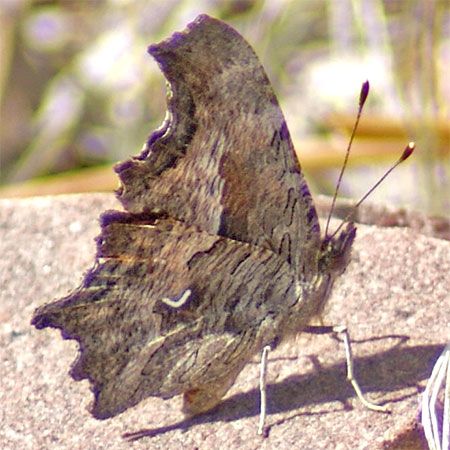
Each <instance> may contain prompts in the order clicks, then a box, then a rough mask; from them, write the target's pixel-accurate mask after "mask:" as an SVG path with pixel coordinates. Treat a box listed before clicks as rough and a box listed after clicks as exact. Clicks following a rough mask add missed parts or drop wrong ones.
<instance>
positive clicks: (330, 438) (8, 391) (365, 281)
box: [0, 194, 450, 450]
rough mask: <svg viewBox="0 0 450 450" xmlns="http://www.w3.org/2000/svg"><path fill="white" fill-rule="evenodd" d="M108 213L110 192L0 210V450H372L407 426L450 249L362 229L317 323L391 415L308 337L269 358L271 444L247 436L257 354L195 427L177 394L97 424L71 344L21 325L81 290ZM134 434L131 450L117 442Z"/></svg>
mask: <svg viewBox="0 0 450 450" xmlns="http://www.w3.org/2000/svg"><path fill="white" fill-rule="evenodd" d="M111 208H118V205H117V202H116V201H115V199H114V197H113V196H112V195H107V194H88V195H71V196H56V197H36V198H30V199H23V200H16V199H15V200H1V201H0V252H1V253H0V254H1V259H0V286H1V290H0V360H1V362H0V380H1V385H0V402H1V405H2V408H0V421H1V424H2V426H1V427H0V447H1V448H3V449H16V448H21V449H44V448H45V449H53V448H54V449H72V450H73V449H86V448H89V449H127V448H146V449H148V448H152V449H153V448H154V449H167V448H170V449H184V450H188V449H208V448H211V449H212V448H226V449H235V448H236V449H237V448H239V449H255V448H263V449H270V448H277V449H284V448H301V449H305V450H308V449H330V448H333V449H376V448H388V442H394V441H395V440H396V439H397V441H398V440H399V439H400V442H401V439H402V436H403V435H404V434H405V433H406V432H407V431H408V430H410V429H411V428H414V427H415V425H414V424H415V422H416V420H417V417H418V414H419V398H420V397H419V395H420V392H421V391H422V390H423V387H424V385H425V383H426V380H427V378H428V376H429V374H430V372H431V368H432V366H433V364H434V362H435V360H436V359H437V357H438V356H439V354H440V352H441V351H442V349H443V348H444V346H445V343H446V342H447V341H448V340H449V335H448V330H449V323H450V242H448V241H445V240H441V239H435V238H432V237H427V236H424V235H423V234H420V233H418V232H417V231H414V230H411V229H408V228H380V227H374V226H368V225H360V226H358V234H357V238H356V241H355V245H354V248H353V257H352V262H351V263H350V265H349V267H348V269H347V272H346V273H345V274H344V276H342V277H341V278H340V279H339V281H338V282H337V284H336V286H335V289H334V293H333V296H332V298H331V300H330V302H329V311H328V312H327V314H326V316H325V318H324V320H325V322H326V323H329V324H345V325H347V326H348V328H349V330H350V334H351V337H352V341H353V352H354V357H355V372H356V376H357V378H358V381H359V382H360V384H361V386H362V388H363V390H364V391H365V392H366V393H367V395H368V397H369V398H370V399H372V400H374V401H378V402H382V403H386V404H387V405H388V406H389V407H390V408H391V410H392V413H391V414H384V413H377V412H373V411H369V410H367V409H365V408H364V406H362V404H361V403H360V402H359V401H358V400H357V399H355V395H354V392H353V391H352V388H351V387H350V386H349V385H348V383H347V382H346V379H345V376H346V368H345V357H344V350H343V346H342V344H341V343H339V342H338V341H336V340H334V339H332V338H331V337H328V336H311V335H305V334H303V335H301V336H299V337H298V338H297V339H296V340H295V341H292V342H288V343H285V344H283V345H282V346H280V347H279V348H278V349H277V350H276V351H274V352H273V353H271V354H270V355H269V374H268V379H269V387H268V404H269V406H268V407H269V415H268V424H269V425H270V426H271V429H270V435H269V438H267V439H262V438H260V437H258V436H257V435H256V427H257V422H258V408H259V406H258V405H259V391H258V369H259V367H258V358H255V359H254V361H253V362H250V363H249V364H248V365H247V367H246V368H245V369H244V371H243V372H242V373H241V375H240V376H239V378H238V380H237V382H236V384H235V385H234V386H233V388H232V389H231V391H230V392H229V393H228V395H227V396H226V398H225V399H224V401H223V403H222V404H221V405H220V406H219V407H218V408H217V409H216V410H215V411H214V412H211V413H210V414H208V415H207V416H204V417H202V418H198V419H197V420H195V421H190V422H189V421H184V420H183V416H182V414H181V412H180V410H179V407H180V399H179V398H175V399H172V400H167V401H163V400H161V399H157V398H149V399H148V400H146V401H144V402H142V403H140V404H139V405H137V406H136V407H134V408H132V409H130V410H128V411H126V412H125V413H124V414H122V415H120V416H118V417H115V418H113V419H110V420H107V421H97V420H95V419H93V418H92V417H91V416H90V415H89V413H88V412H87V411H86V407H87V405H88V404H89V402H90V401H91V398H92V394H91V393H90V391H89V385H88V383H87V381H83V382H78V383H77V382H74V381H73V380H72V379H71V378H70V377H69V376H68V374H67V372H68V370H69V368H70V365H71V363H72V361H73V360H74V359H75V357H76V354H77V345H76V343H75V342H74V341H63V340H62V339H61V337H60V333H59V332H58V331H56V330H48V331H47V330H46V331H37V330H35V329H34V328H33V327H31V326H30V319H31V316H32V313H33V311H34V309H35V308H36V307H37V306H38V305H41V304H43V303H46V302H49V301H51V300H53V299H55V298H57V297H60V296H63V295H65V294H67V293H68V292H69V291H70V290H72V289H74V288H76V287H77V286H78V284H79V283H80V281H81V278H82V275H83V273H84V272H85V271H86V270H87V269H88V268H89V267H90V266H91V265H92V263H93V260H94V252H95V244H94V242H93V238H94V237H95V236H96V235H97V234H98V233H99V227H98V223H97V218H98V215H99V214H100V212H102V211H103V210H105V209H111ZM134 432H137V433H136V435H135V437H137V438H138V439H137V440H136V441H134V442H133V443H132V444H130V442H128V441H126V440H124V439H123V437H122V435H123V434H124V433H134ZM397 441H396V442H397ZM415 442H416V444H417V445H420V435H419V434H417V437H416V439H415ZM390 448H394V447H393V446H391V447H390ZM395 448H406V447H401V446H400V447H399V446H397V447H395ZM408 448H413V447H408ZM417 448H420V447H417Z"/></svg>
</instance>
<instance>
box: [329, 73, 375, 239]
mask: <svg viewBox="0 0 450 450" xmlns="http://www.w3.org/2000/svg"><path fill="white" fill-rule="evenodd" d="M369 87H370V86H369V81H365V82H364V83H363V84H362V86H361V92H360V94H359V107H358V115H357V116H356V120H355V124H354V125H353V130H352V134H351V136H350V140H349V142H348V146H347V150H346V152H345V159H344V163H343V164H342V168H341V173H340V174H339V178H338V181H337V183H336V189H335V190H334V195H333V201H332V203H331V208H330V212H329V214H328V219H327V225H326V227H325V236H327V235H328V227H329V225H330V219H331V215H332V214H333V211H334V206H335V204H336V198H337V195H338V192H339V188H340V186H341V182H342V177H343V175H344V171H345V168H346V167H347V162H348V157H349V155H350V148H351V146H352V142H353V139H354V137H355V133H356V129H357V128H358V124H359V119H360V118H361V114H362V110H363V107H364V103H365V102H366V99H367V96H368V95H369ZM334 234H335V233H333V236H334Z"/></svg>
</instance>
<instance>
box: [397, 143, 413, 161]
mask: <svg viewBox="0 0 450 450" xmlns="http://www.w3.org/2000/svg"><path fill="white" fill-rule="evenodd" d="M415 148H416V144H415V143H414V142H410V143H409V144H408V145H407V146H406V147H405V150H403V153H402V156H400V159H399V162H403V161H404V160H405V159H408V158H409V157H410V156H411V154H412V153H413V151H414V149H415Z"/></svg>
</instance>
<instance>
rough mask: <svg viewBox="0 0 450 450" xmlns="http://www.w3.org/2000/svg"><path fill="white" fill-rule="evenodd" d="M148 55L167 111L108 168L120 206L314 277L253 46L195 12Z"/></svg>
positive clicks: (314, 242) (298, 183) (284, 138)
mask: <svg viewBox="0 0 450 450" xmlns="http://www.w3.org/2000/svg"><path fill="white" fill-rule="evenodd" d="M149 52H150V54H151V55H152V56H153V57H154V58H155V59H156V60H157V61H158V63H159V65H160V67H161V70H162V71H163V73H164V75H165V76H166V78H167V80H168V81H169V83H170V86H171V96H170V98H169V103H168V110H169V116H168V119H167V121H166V123H165V125H164V126H163V127H162V128H161V129H160V130H158V131H157V132H155V133H154V134H153V135H152V136H151V137H150V139H149V141H148V143H147V146H146V148H145V149H144V150H143V152H142V154H141V155H140V156H138V157H137V158H134V159H132V160H130V161H126V162H124V163H122V164H119V165H118V166H117V167H116V171H117V173H118V174H119V177H120V179H121V182H122V188H121V191H120V193H119V199H120V201H121V202H122V204H123V205H124V207H125V209H127V210H128V211H131V212H134V213H139V212H143V211H163V212H165V213H167V214H169V215H170V216H171V217H174V218H177V219H180V220H183V221H185V222H187V223H189V224H195V225H197V226H198V227H199V228H201V229H202V230H205V231H208V232H209V233H211V234H219V235H221V236H226V237H230V238H232V239H236V240H239V241H242V242H249V243H253V244H256V245H259V246H262V247H264V248H268V249H270V250H272V251H274V252H276V253H278V254H280V255H282V256H283V257H284V258H285V259H286V260H287V261H288V263H289V264H290V265H292V267H293V268H294V270H296V271H297V273H299V274H303V275H304V276H307V274H309V273H311V274H315V268H316V266H317V252H318V248H319V245H320V244H319V240H320V232H319V225H318V220H317V216H316V212H315V209H314V206H313V203H312V199H311V196H310V193H309V190H308V187H307V185H306V182H305V180H304V178H303V176H302V174H301V172H300V166H299V163H298V161H297V158H296V156H295V153H294V149H293V145H292V142H291V138H290V135H289V131H288V129H287V126H286V122H285V119H284V117H283V113H282V112H281V109H280V107H279V104H278V101H277V99H276V97H275V94H274V92H273V89H272V86H271V85H270V82H269V80H268V78H267V75H266V73H265V71H264V69H263V67H262V66H261V63H260V62H259V60H258V58H257V56H256V55H255V53H254V51H253V49H252V48H251V47H250V46H249V44H248V43H247V42H245V40H244V39H243V38H242V37H241V36H240V35H239V34H238V33H237V32H236V31H235V30H233V29H232V28H230V27H229V26H228V25H226V24H224V23H223V22H220V21H218V20H215V19H212V18H210V17H207V16H200V17H199V18H198V19H197V20H196V21H195V22H193V23H192V24H190V25H188V28H187V30H186V31H184V32H182V33H175V34H174V35H173V36H172V37H171V38H170V39H168V40H166V41H163V42H162V43H160V44H155V45H151V46H150V47H149Z"/></svg>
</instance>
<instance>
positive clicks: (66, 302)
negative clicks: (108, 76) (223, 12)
mask: <svg viewBox="0 0 450 450" xmlns="http://www.w3.org/2000/svg"><path fill="white" fill-rule="evenodd" d="M149 53H150V54H151V55H152V56H153V57H154V58H155V59H156V61H157V62H158V64H159V66H160V68H161V70H162V72H163V73H164V75H165V77H166V78H167V80H168V82H169V84H170V90H169V94H168V114H167V118H166V120H165V121H164V123H163V125H162V126H161V127H160V128H159V129H157V130H156V131H154V132H153V133H152V134H151V136H150V137H149V139H148V141H147V143H146V145H145V146H144V149H143V150H142V152H141V154H140V155H138V156H136V157H133V158H131V159H130V160H128V161H125V162H122V163H119V164H118V165H117V166H116V167H115V170H116V172H117V174H118V176H119V178H120V182H121V186H120V188H119V189H118V192H117V197H118V199H119V200H120V202H121V204H122V206H123V211H106V212H105V213H103V215H102V216H101V218H100V225H101V234H100V235H99V236H98V238H97V254H96V260H95V264H94V266H93V267H92V268H91V269H90V270H89V271H88V272H87V273H86V275H85V277H84V279H83V281H82V284H81V286H80V287H79V288H78V289H76V290H75V291H73V292H72V293H70V294H69V295H68V296H66V297H64V298H61V299H59V300H57V301H54V302H52V303H49V304H47V305H44V306H42V307H40V308H38V309H37V310H36V311H35V313H34V316H33V319H32V324H33V325H34V326H35V327H37V328H39V329H41V328H45V327H53V328H58V329H60V330H61V332H62V336H63V338H64V339H75V340H76V341H78V343H79V347H80V351H79V356H78V358H77V360H76V361H75V362H74V364H73V367H72V369H71V372H70V374H71V376H72V377H73V378H74V379H75V380H81V379H88V380H89V382H90V383H91V386H92V390H93V393H94V402H93V405H92V407H91V413H92V415H93V416H94V417H95V418H97V419H107V418H110V417H113V416H116V415H118V414H120V413H122V412H123V411H125V410H126V409H128V408H130V407H132V406H134V405H136V404H138V403H139V402H140V401H141V400H142V399H144V398H147V397H149V396H156V397H161V398H164V399H168V398H171V397H173V396H175V395H179V394H183V396H184V403H183V411H184V412H185V413H186V414H187V415H195V414H199V413H202V412H205V411H208V410H210V409H211V408H213V407H214V406H216V405H217V404H218V403H219V402H220V401H221V399H222V397H223V396H224V395H225V394H226V392H227V391H228V389H229V388H230V387H231V386H232V385H233V383H234V381H235V379H236V377H237V376H238V374H239V373H240V372H241V370H242V369H243V367H244V366H245V365H246V364H247V363H248V362H249V361H250V360H251V359H252V358H253V356H254V355H255V354H257V353H259V352H260V351H261V350H262V349H263V348H264V347H265V346H267V345H272V346H275V345H277V344H278V343H279V342H281V341H283V340H285V339H287V338H289V337H290V336H295V335H296V334H297V333H299V332H301V331H302V330H303V329H305V327H307V326H308V324H309V323H310V322H311V320H312V318H314V317H316V316H319V315H320V314H321V313H322V311H323V308H324V305H325V304H326V302H327V299H328V298H329V296H330V291H331V288H332V286H333V282H334V280H335V279H336V278H337V277H338V276H339V275H340V274H342V273H343V272H344V270H345V268H346V266H347V264H348V262H349V260H350V253H351V247H352V242H353V240H354V238H355V232H356V228H355V226H354V224H353V223H352V222H351V221H350V222H349V223H347V224H346V225H345V227H343V229H342V230H341V231H340V232H339V233H338V234H336V235H333V236H326V237H324V238H322V237H321V231H320V227H319V222H318V217H317V213H316V210H315V207H314V203H313V200H312V197H311V194H310V191H309V188H308V186H307V184H306V182H305V179H304V177H303V174H302V171H301V168H300V165H299V163H298V160H297V158H296V155H295V152H294V147H293V144H292V141H291V137H290V134H289V131H288V128H287V125H286V121H285V119H284V117H283V113H282V112H281V109H280V106H279V104H278V101H277V98H276V96H275V94H274V91H273V89H272V86H271V84H270V82H269V79H268V77H267V75H266V73H265V71H264V69H263V67H262V66H261V63H260V62H259V60H258V58H257V56H256V54H255V53H254V51H253V49H252V48H251V47H250V45H249V44H248V43H247V42H246V41H245V40H244V39H243V37H242V36H240V35H239V34H238V33H237V32H236V31H235V30H234V29H232V28H231V27H230V26H228V25H226V24H225V23H223V22H221V21H220V20H217V19H214V18H211V17H209V16H207V15H201V16H199V17H198V18H197V19H196V20H195V21H194V22H192V23H190V24H189V25H188V26H187V28H186V30H185V31H183V32H180V33H175V34H173V35H172V36H171V37H170V38H169V39H167V40H165V41H163V42H161V43H158V44H154V45H151V46H150V47H149Z"/></svg>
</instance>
